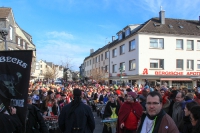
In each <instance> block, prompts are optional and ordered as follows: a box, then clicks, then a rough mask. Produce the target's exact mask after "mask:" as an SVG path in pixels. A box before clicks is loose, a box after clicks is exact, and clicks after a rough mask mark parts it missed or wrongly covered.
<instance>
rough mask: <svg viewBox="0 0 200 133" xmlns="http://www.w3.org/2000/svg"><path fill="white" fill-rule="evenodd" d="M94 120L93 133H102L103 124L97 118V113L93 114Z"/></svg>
mask: <svg viewBox="0 0 200 133" xmlns="http://www.w3.org/2000/svg"><path fill="white" fill-rule="evenodd" d="M93 115H94V120H95V130H94V133H102V130H103V123H101V118H100V117H98V116H97V112H93Z"/></svg>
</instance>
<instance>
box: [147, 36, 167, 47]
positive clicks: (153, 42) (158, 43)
mask: <svg viewBox="0 0 200 133" xmlns="http://www.w3.org/2000/svg"><path fill="white" fill-rule="evenodd" d="M150 48H157V49H164V39H162V38H150Z"/></svg>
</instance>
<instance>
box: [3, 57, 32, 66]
mask: <svg viewBox="0 0 200 133" xmlns="http://www.w3.org/2000/svg"><path fill="white" fill-rule="evenodd" d="M1 62H12V63H15V64H18V65H20V66H21V67H23V68H26V67H27V66H28V65H27V63H25V62H23V61H22V60H20V59H17V58H13V57H10V56H7V57H5V56H1V57H0V63H1Z"/></svg>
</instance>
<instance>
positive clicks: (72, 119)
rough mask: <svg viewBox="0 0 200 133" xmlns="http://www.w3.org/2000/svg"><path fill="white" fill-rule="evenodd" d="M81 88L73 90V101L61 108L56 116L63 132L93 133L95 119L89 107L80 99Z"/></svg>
mask: <svg viewBox="0 0 200 133" xmlns="http://www.w3.org/2000/svg"><path fill="white" fill-rule="evenodd" d="M81 94H82V92H81V90H80V89H78V88H75V89H74V90H73V101H72V102H70V103H69V104H67V105H66V106H64V107H63V108H62V111H61V113H60V115H59V117H58V124H59V128H60V130H61V131H62V132H64V133H93V131H94V129H95V121H94V116H93V113H92V110H91V108H90V107H89V106H88V105H85V104H84V103H83V102H82V101H81Z"/></svg>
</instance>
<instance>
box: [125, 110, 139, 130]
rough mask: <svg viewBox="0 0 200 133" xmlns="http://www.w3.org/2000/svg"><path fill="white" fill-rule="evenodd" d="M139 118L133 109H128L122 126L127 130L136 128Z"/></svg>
mask: <svg viewBox="0 0 200 133" xmlns="http://www.w3.org/2000/svg"><path fill="white" fill-rule="evenodd" d="M138 122H139V118H138V117H137V116H136V111H135V110H132V109H131V110H130V113H129V115H128V117H127V119H126V120H125V122H124V126H125V128H126V129H128V130H134V131H135V130H137V127H138Z"/></svg>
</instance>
